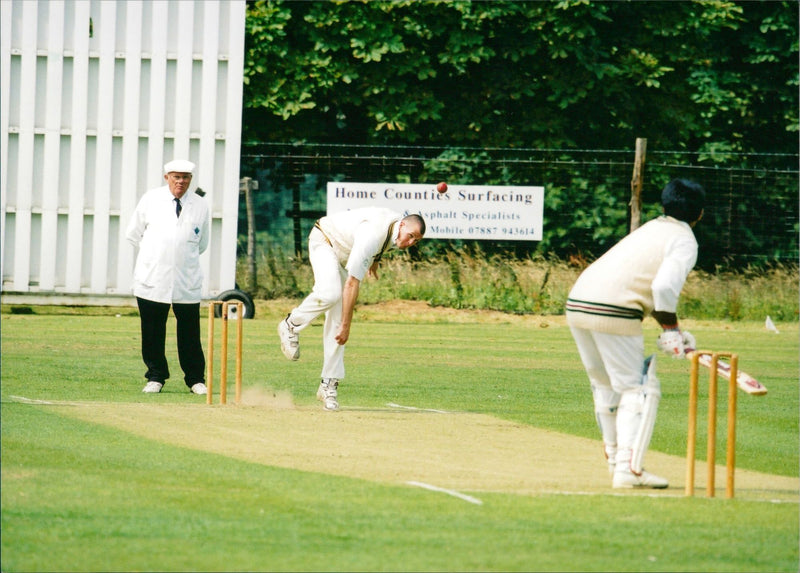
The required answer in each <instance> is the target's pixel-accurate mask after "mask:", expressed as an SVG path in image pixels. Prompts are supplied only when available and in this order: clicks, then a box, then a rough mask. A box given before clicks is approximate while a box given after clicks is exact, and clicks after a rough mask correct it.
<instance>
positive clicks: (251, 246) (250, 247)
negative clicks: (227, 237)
mask: <svg viewBox="0 0 800 573" xmlns="http://www.w3.org/2000/svg"><path fill="white" fill-rule="evenodd" d="M256 189H258V181H253V180H252V179H251V178H250V177H242V178H241V179H240V180H239V193H244V202H245V205H246V206H247V279H248V282H249V284H248V285H247V288H248V290H249V291H250V292H251V293H255V292H256V290H257V289H258V274H257V272H256V213H255V209H253V191H255V190H256Z"/></svg>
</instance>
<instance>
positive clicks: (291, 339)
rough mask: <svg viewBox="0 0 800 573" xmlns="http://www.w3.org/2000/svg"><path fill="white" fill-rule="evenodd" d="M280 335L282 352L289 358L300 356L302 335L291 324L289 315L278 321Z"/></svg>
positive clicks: (293, 358) (294, 358)
mask: <svg viewBox="0 0 800 573" xmlns="http://www.w3.org/2000/svg"><path fill="white" fill-rule="evenodd" d="M278 336H280V337H281V352H283V355H284V356H285V357H286V358H288V359H289V360H297V359H298V358H300V336H299V335H298V334H297V333H296V332H295V331H294V328H292V325H290V324H289V317H288V316H287V317H286V318H284V319H283V320H282V321H280V322H279V323H278Z"/></svg>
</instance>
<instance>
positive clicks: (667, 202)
mask: <svg viewBox="0 0 800 573" xmlns="http://www.w3.org/2000/svg"><path fill="white" fill-rule="evenodd" d="M661 205H662V206H663V207H664V214H665V215H668V216H670V217H675V218H676V219H678V220H680V221H685V222H687V223H694V222H695V221H697V220H698V219H699V218H700V215H701V213H702V212H703V208H704V207H705V205H706V192H705V190H704V189H703V188H702V187H701V186H700V185H698V184H697V183H695V182H694V181H689V180H688V179H673V180H672V181H670V182H669V183H667V186H666V187H664V190H663V191H662V192H661Z"/></svg>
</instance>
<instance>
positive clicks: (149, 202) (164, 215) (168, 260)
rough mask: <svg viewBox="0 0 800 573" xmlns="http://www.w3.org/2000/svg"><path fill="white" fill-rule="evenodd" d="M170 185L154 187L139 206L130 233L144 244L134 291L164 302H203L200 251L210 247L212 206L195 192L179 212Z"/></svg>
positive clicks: (138, 243)
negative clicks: (177, 213)
mask: <svg viewBox="0 0 800 573" xmlns="http://www.w3.org/2000/svg"><path fill="white" fill-rule="evenodd" d="M174 199H175V197H173V195H172V193H171V192H170V190H169V186H167V185H165V186H163V187H158V188H156V189H151V190H150V191H148V192H147V193H145V194H144V195H143V196H142V198H141V199H140V200H139V204H138V205H137V206H136V211H135V212H134V214H133V217H131V220H130V222H129V224H128V228H127V232H126V237H127V239H128V241H129V242H130V243H131V244H132V245H134V246H135V247H139V254H138V256H137V257H136V267H135V268H134V272H133V294H134V296H137V297H139V298H144V299H147V300H152V301H155V302H161V303H172V302H177V303H196V302H200V299H201V292H202V287H203V271H202V268H201V267H200V255H201V254H202V253H203V252H204V251H205V250H206V248H207V247H208V238H209V231H210V226H209V225H210V223H209V219H208V204H207V203H206V201H205V199H203V198H202V197H200V196H198V195H196V194H195V193H194V191H187V192H186V193H185V194H184V196H183V197H182V198H181V206H182V207H183V210H182V211H181V216H180V217H176V216H175V201H174Z"/></svg>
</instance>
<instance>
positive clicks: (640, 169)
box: [630, 137, 647, 232]
mask: <svg viewBox="0 0 800 573" xmlns="http://www.w3.org/2000/svg"><path fill="white" fill-rule="evenodd" d="M646 155H647V140H646V139H642V138H640V137H637V138H636V158H635V159H634V163H633V178H632V179H631V201H630V208H631V227H630V231H631V232H633V231H635V230H636V229H637V228H639V224H640V223H641V222H642V184H643V174H644V159H645V156H646Z"/></svg>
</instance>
